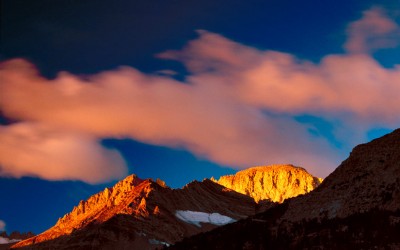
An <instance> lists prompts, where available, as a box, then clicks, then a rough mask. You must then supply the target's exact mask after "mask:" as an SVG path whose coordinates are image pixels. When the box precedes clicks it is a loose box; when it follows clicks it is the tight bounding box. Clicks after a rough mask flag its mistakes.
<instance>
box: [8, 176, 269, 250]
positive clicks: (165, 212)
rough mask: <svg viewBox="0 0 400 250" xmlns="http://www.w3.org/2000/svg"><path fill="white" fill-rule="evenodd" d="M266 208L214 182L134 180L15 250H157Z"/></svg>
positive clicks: (100, 196) (82, 206)
mask: <svg viewBox="0 0 400 250" xmlns="http://www.w3.org/2000/svg"><path fill="white" fill-rule="evenodd" d="M262 209H263V207H262V206H261V205H260V204H257V203H255V202H254V200H253V199H252V198H250V197H248V196H245V195H243V194H239V193H237V192H234V191H232V190H229V189H227V188H225V187H223V186H221V185H219V184H217V183H214V182H212V181H210V180H204V181H202V182H197V181H194V182H192V183H189V184H188V185H186V186H185V187H184V188H182V189H171V188H169V187H167V186H166V185H165V183H164V182H162V181H161V180H157V181H156V182H154V181H152V180H151V179H146V180H142V179H140V178H138V177H137V176H135V175H130V176H128V177H127V178H125V179H124V180H122V181H120V182H118V183H117V184H116V185H115V186H114V187H112V188H106V189H105V190H104V191H102V192H100V193H98V194H95V195H93V196H91V197H90V198H89V199H88V200H87V201H81V202H80V203H79V205H78V206H76V207H74V208H73V210H72V212H70V213H69V214H66V215H65V216H64V217H62V218H60V219H59V220H58V222H57V223H56V225H55V226H53V227H52V228H50V229H48V230H47V231H45V232H43V233H42V234H39V235H37V236H35V237H32V238H30V239H27V240H24V241H21V242H19V243H17V244H16V245H14V246H13V247H14V248H18V247H24V246H26V247H28V248H29V249H124V248H127V247H131V248H133V249H154V248H156V247H160V246H162V245H169V244H173V243H175V242H176V241H179V240H181V239H183V238H184V237H188V236H191V235H193V234H197V233H200V232H204V231H208V230H210V229H213V228H215V227H217V226H220V225H224V224H227V223H231V222H234V221H236V220H239V219H243V218H246V217H247V216H249V215H253V214H255V213H257V212H259V211H262Z"/></svg>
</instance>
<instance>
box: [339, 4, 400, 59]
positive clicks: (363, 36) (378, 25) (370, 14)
mask: <svg viewBox="0 0 400 250" xmlns="http://www.w3.org/2000/svg"><path fill="white" fill-rule="evenodd" d="M347 33H348V36H349V39H348V41H347V42H346V44H345V46H344V47H345V48H346V49H347V50H348V51H349V52H351V53H368V52H370V51H372V50H375V49H380V48H392V47H396V46H397V45H398V44H399V37H400V28H399V25H398V24H397V23H396V22H394V21H393V20H391V19H390V18H388V17H387V16H386V15H385V11H384V10H383V9H381V8H377V7H375V8H372V9H369V10H367V11H364V13H363V17H362V18H361V19H360V20H358V21H355V22H353V23H351V24H350V25H349V27H348V30H347Z"/></svg>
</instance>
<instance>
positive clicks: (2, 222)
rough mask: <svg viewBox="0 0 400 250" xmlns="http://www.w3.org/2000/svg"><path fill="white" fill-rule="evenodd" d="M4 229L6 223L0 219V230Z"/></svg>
mask: <svg viewBox="0 0 400 250" xmlns="http://www.w3.org/2000/svg"><path fill="white" fill-rule="evenodd" d="M5 230H6V223H5V222H4V221H3V220H0V231H5Z"/></svg>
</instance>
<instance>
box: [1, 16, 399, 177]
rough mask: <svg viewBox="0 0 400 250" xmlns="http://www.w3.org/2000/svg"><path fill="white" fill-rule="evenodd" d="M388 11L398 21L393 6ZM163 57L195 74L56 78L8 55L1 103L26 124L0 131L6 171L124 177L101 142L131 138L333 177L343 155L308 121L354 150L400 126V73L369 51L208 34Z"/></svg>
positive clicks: (232, 161) (129, 71) (241, 163)
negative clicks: (309, 50) (266, 47)
mask: <svg viewBox="0 0 400 250" xmlns="http://www.w3.org/2000/svg"><path fill="white" fill-rule="evenodd" d="M375 11H377V10H375V9H372V10H370V12H373V13H375ZM366 13H367V12H366ZM368 13H369V12H368ZM368 15H372V14H368ZM375 15H378V14H375ZM372 16H373V15H372ZM368 18H370V17H368ZM379 18H386V19H387V20H389V19H388V18H387V17H384V16H383V12H382V13H380V14H379ZM364 19H365V17H364V18H363V19H361V21H356V22H354V23H352V24H350V26H349V27H352V26H355V27H357V26H359V25H356V23H357V22H362V23H364V22H365V21H362V20H364ZM386 19H385V20H386ZM368 23H371V25H372V26H373V27H375V26H374V25H376V22H375V21H373V22H372V21H371V22H367V24H368ZM378 23H379V22H378ZM367 24H363V25H367ZM363 27H364V26H363ZM352 29H353V31H352V32H351V33H350V34H349V42H348V43H347V44H351V43H353V42H351V41H352V40H354V39H355V38H354V37H355V34H356V33H357V28H349V30H352ZM354 30H356V31H354ZM390 30H391V29H389V30H388V31H387V32H386V33H384V34H388V32H389V31H390ZM373 34H376V35H380V34H381V33H379V32H375V33H373ZM361 38H365V39H369V38H370V37H366V36H365V35H363V36H361ZM361 38H357V39H361ZM357 39H356V40H357ZM361 40H362V39H361ZM352 46H353V45H352ZM363 46H364V45H363ZM350 47H351V46H350ZM354 48H355V47H354ZM364 48H365V47H364ZM349 50H350V51H351V52H356V49H349ZM360 51H361V50H360ZM159 57H160V58H164V59H172V60H178V61H180V62H182V63H183V64H184V65H185V66H186V67H187V68H188V70H189V72H190V73H191V74H190V76H188V77H187V78H186V80H185V82H184V83H182V82H179V81H176V80H174V79H173V78H171V77H170V76H168V75H159V74H154V75H151V74H145V73H142V72H140V71H138V70H136V69H134V68H131V67H121V68H119V69H116V70H110V71H106V72H101V73H99V74H96V75H92V76H89V77H85V78H81V77H79V76H76V75H72V74H69V73H65V72H62V73H60V74H59V75H58V76H57V77H56V78H55V79H52V80H49V79H46V78H43V77H41V76H40V74H39V72H37V70H36V69H35V67H34V66H33V65H32V64H30V63H28V62H26V61H25V60H22V59H16V60H12V61H8V62H4V63H3V64H2V65H1V69H0V74H1V77H2V81H1V83H0V89H1V93H2V94H1V98H0V108H1V109H2V111H3V112H4V114H5V115H6V116H9V117H12V118H15V119H18V120H22V121H23V122H22V123H21V124H15V125H10V126H3V127H2V128H1V130H0V131H1V132H0V137H2V138H4V139H2V140H0V149H1V150H0V152H3V151H4V152H6V153H4V154H3V155H0V165H2V173H3V174H4V173H6V174H9V175H14V176H21V175H38V176H41V177H44V178H50V179H62V178H72V179H82V180H85V181H90V182H96V181H104V180H105V179H107V178H112V177H118V176H120V175H122V174H123V173H124V171H125V165H124V164H123V160H122V159H121V157H120V155H119V154H117V153H116V152H114V151H111V150H108V149H104V148H103V147H101V146H100V145H99V144H98V141H97V140H98V139H100V138H105V137H113V138H122V137H128V138H133V139H135V140H139V141H142V142H146V143H151V144H156V145H166V146H170V147H184V148H186V149H188V150H190V151H191V152H193V153H194V154H196V155H198V156H200V157H204V158H207V159H209V160H212V161H214V162H217V163H220V164H224V165H229V166H233V167H237V168H244V167H248V166H252V165H260V164H272V163H293V164H298V165H302V166H304V167H306V168H307V169H309V170H310V171H311V172H312V173H314V174H316V175H319V176H326V175H327V174H328V173H330V172H331V171H332V170H333V169H334V168H335V167H336V165H337V163H338V161H339V160H340V159H341V158H342V156H341V154H343V151H340V150H338V149H337V148H336V147H335V146H334V145H333V144H332V143H331V142H330V141H329V140H328V139H327V138H325V137H323V136H321V135H316V134H315V133H314V134H311V133H310V132H309V130H310V129H312V128H313V127H312V125H310V124H305V123H301V122H299V121H298V120H296V117H297V116H301V115H304V114H307V115H311V116H315V117H320V118H321V119H324V120H326V121H328V122H332V123H333V122H334V123H335V124H336V125H335V126H334V131H333V134H334V136H335V137H336V138H335V139H336V140H338V141H340V142H342V143H343V144H345V145H347V146H348V147H351V146H353V145H354V143H359V142H361V140H363V139H365V137H364V136H365V133H366V131H367V130H368V129H370V128H372V127H374V126H389V127H391V126H396V125H398V124H400V118H399V117H398V114H399V111H400V110H399V109H400V100H399V99H398V98H397V93H399V91H400V68H398V67H395V68H393V69H386V68H383V67H382V66H381V65H380V64H379V63H378V62H376V61H375V60H374V59H373V58H372V57H371V56H369V55H368V54H366V53H361V54H359V53H349V54H345V55H327V56H326V57H324V58H323V59H322V60H321V62H320V63H318V64H315V63H312V62H309V61H301V60H298V59H297V58H296V57H295V56H293V55H291V54H287V53H281V52H277V51H263V50H259V49H256V48H252V47H249V46H246V45H243V44H240V43H237V42H234V41H232V40H229V39H227V38H225V37H223V36H221V35H218V34H215V33H211V32H207V31H199V38H198V39H195V40H193V41H190V42H189V43H188V44H187V45H186V46H185V47H184V48H183V49H182V50H180V51H167V52H165V53H162V54H160V55H159ZM337 124H338V125H337ZM21 131H22V132H21ZM349 131H350V132H349ZM53 141H54V142H55V143H54V144H52V143H51V142H53ZM348 147H346V149H347V148H348ZM66 149H68V150H66ZM35 150H36V151H39V152H40V154H34V152H35ZM65 152H67V153H68V154H65V155H63V154H64V153H65ZM11 154H13V155H15V156H17V157H9V156H8V155H11ZM24 154H26V155H25V156H24ZM66 155H68V156H71V157H72V158H73V160H72V159H70V158H69V157H68V156H66ZM74 155H77V156H76V157H73V156H74ZM78 156H79V157H78ZM86 156H87V157H86ZM24 157H25V158H24ZM47 158H48V159H53V161H47V162H46V161H45V160H46V159H47ZM96 159H97V160H96ZM16 166H18V167H16ZM43 166H44V167H43ZM85 166H87V167H85ZM44 169H52V172H50V173H49V174H46V171H47V170H46V171H45V170H44ZM69 170H70V171H69ZM94 172H96V173H97V175H96V176H94V177H93V176H91V175H93V173H94Z"/></svg>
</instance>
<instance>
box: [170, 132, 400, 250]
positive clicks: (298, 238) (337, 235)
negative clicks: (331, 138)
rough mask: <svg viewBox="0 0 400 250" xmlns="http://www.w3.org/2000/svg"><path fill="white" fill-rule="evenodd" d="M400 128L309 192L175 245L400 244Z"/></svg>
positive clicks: (358, 151) (336, 246)
mask: <svg viewBox="0 0 400 250" xmlns="http://www.w3.org/2000/svg"><path fill="white" fill-rule="evenodd" d="M399 183H400V130H399V129H398V130H395V131H394V132H392V133H390V134H388V135H386V136H383V137H381V138H379V139H376V140H373V141H371V142H370V143H367V144H362V145H359V146H357V147H355V148H354V150H353V151H352V152H351V154H350V156H349V158H348V159H347V160H345V161H343V162H342V164H341V165H340V166H339V167H338V168H337V169H336V170H335V171H334V172H333V173H332V174H331V175H329V176H328V177H327V178H326V179H325V180H324V181H323V183H322V184H321V185H320V186H319V187H317V188H316V189H315V190H314V191H312V192H310V193H309V194H306V195H303V196H300V197H297V198H293V199H289V200H287V201H285V202H284V203H283V204H280V205H277V206H275V207H273V208H271V209H269V210H267V211H266V212H263V213H260V214H257V215H255V216H252V217H250V218H248V219H245V220H242V221H239V222H236V223H233V224H230V225H226V226H224V227H221V228H218V229H215V230H213V231H212V232H209V233H206V234H202V235H197V236H194V237H191V238H188V239H186V240H184V241H183V242H181V243H178V244H176V245H175V246H173V247H171V249H185V250H187V249H222V247H223V248H226V249H400V238H399V237H398V236H399V235H400V186H399Z"/></svg>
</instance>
